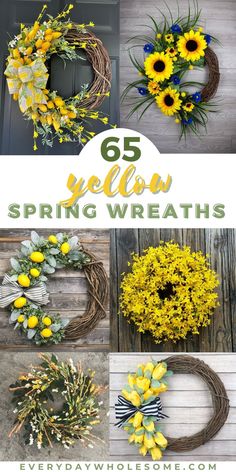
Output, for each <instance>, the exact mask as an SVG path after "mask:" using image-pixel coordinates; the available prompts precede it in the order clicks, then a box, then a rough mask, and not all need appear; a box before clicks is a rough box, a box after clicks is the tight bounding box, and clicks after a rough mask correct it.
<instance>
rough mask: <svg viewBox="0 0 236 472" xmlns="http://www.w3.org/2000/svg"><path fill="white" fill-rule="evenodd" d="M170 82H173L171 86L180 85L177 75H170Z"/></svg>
mask: <svg viewBox="0 0 236 472" xmlns="http://www.w3.org/2000/svg"><path fill="white" fill-rule="evenodd" d="M170 80H171V82H173V84H175V85H179V84H180V78H179V76H178V75H172V77H171V79H170Z"/></svg>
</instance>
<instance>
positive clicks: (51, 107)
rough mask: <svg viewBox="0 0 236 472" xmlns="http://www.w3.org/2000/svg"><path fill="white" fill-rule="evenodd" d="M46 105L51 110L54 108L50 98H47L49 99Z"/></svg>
mask: <svg viewBox="0 0 236 472" xmlns="http://www.w3.org/2000/svg"><path fill="white" fill-rule="evenodd" d="M47 107H48V109H49V110H52V109H53V108H55V105H54V103H53V102H52V100H49V101H48V102H47Z"/></svg>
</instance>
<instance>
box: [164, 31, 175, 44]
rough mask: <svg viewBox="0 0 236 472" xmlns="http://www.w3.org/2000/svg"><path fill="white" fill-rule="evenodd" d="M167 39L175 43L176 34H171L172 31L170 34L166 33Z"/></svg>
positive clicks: (168, 41)
mask: <svg viewBox="0 0 236 472" xmlns="http://www.w3.org/2000/svg"><path fill="white" fill-rule="evenodd" d="M165 40H166V42H167V43H173V41H174V36H173V34H171V33H170V34H166V35H165Z"/></svg>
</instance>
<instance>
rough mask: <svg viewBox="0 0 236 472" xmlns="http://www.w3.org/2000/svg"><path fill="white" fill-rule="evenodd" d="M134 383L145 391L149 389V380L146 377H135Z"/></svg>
mask: <svg viewBox="0 0 236 472" xmlns="http://www.w3.org/2000/svg"><path fill="white" fill-rule="evenodd" d="M136 385H137V387H138V388H140V389H141V390H143V391H144V392H146V391H147V390H148V389H149V386H150V380H149V379H147V378H146V377H137V379H136Z"/></svg>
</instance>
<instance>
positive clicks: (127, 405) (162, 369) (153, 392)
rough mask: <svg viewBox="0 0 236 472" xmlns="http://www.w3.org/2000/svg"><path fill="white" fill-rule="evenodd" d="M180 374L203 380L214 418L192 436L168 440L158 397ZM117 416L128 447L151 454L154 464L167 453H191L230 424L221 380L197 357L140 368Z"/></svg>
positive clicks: (130, 379) (121, 399)
mask: <svg viewBox="0 0 236 472" xmlns="http://www.w3.org/2000/svg"><path fill="white" fill-rule="evenodd" d="M178 373H179V374H192V375H197V376H199V377H200V378H201V379H202V380H203V382H204V383H205V384H206V385H207V387H208V389H209V391H210V393H211V397H212V403H213V415H212V418H211V419H210V420H209V421H208V423H207V425H206V426H205V427H204V428H203V429H202V430H201V431H199V432H198V433H196V434H193V435H192V436H189V437H188V436H184V437H180V438H172V437H165V436H164V435H163V434H162V432H161V428H160V426H159V421H160V420H162V419H165V417H166V415H165V409H163V406H162V403H161V400H160V398H159V395H160V394H161V393H163V392H165V391H166V390H168V378H169V377H170V375H172V374H174V375H175V374H178ZM115 413H116V418H117V419H118V420H119V421H118V423H117V424H116V426H118V427H122V428H123V429H124V430H125V431H127V433H128V434H129V439H128V441H129V443H130V444H131V443H134V444H136V445H137V446H138V447H139V453H140V454H141V455H143V456H146V454H148V453H150V454H151V457H152V459H153V460H160V459H161V458H162V455H163V451H165V449H169V450H171V451H175V452H188V451H192V450H193V449H196V448H198V447H200V446H202V445H203V444H205V443H206V442H208V441H210V440H211V439H212V438H213V437H214V436H215V435H216V434H217V433H218V431H219V430H220V429H221V428H222V426H223V425H224V424H225V422H226V420H227V417H228V413H229V399H228V396H227V393H226V390H225V387H224V385H223V383H222V381H221V379H220V378H219V376H218V375H217V374H216V372H214V371H213V370H212V369H211V368H210V367H209V366H208V365H207V364H205V363H204V362H203V361H201V360H200V359H198V358H196V357H192V356H188V355H177V356H171V357H168V358H166V359H164V360H162V361H160V362H156V361H155V360H152V361H151V362H148V363H147V364H139V365H138V368H137V371H136V373H135V374H129V376H128V385H126V386H125V387H124V389H123V390H122V395H119V397H118V403H117V404H116V405H115Z"/></svg>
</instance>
